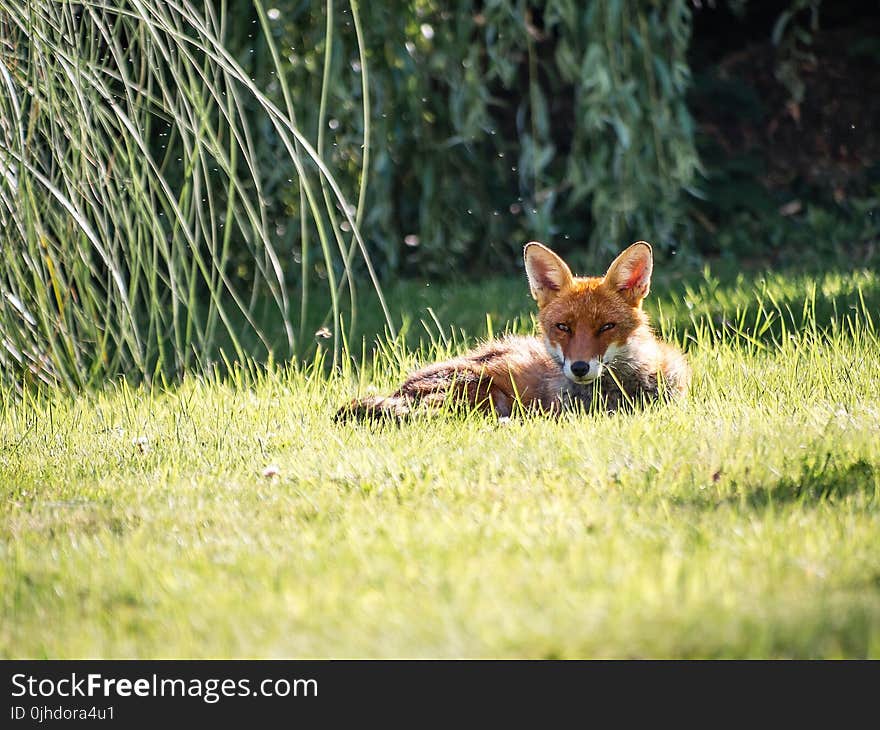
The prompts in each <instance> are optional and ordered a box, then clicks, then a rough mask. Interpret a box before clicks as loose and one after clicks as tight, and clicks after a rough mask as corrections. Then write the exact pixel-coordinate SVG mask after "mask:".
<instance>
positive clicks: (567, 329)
mask: <svg viewBox="0 0 880 730" xmlns="http://www.w3.org/2000/svg"><path fill="white" fill-rule="evenodd" d="M556 329H558V330H559V331H560V332H569V333H570V332H571V327H569V326H568V325H567V324H565V322H557V323H556Z"/></svg>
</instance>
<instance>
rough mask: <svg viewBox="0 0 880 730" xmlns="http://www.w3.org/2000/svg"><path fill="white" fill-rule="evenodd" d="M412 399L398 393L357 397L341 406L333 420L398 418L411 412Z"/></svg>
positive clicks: (342, 421)
mask: <svg viewBox="0 0 880 730" xmlns="http://www.w3.org/2000/svg"><path fill="white" fill-rule="evenodd" d="M412 406H413V401H412V399H411V398H406V397H404V396H400V395H392V396H387V397H382V396H370V397H368V398H358V399H355V400H353V401H351V403H349V404H347V405H344V406H342V408H340V409H339V410H338V411H336V415H335V416H334V417H333V420H334V421H336V422H337V423H344V422H345V421H382V420H386V419H387V420H399V419H402V418H405V417H406V416H408V415H410V414H411V413H412Z"/></svg>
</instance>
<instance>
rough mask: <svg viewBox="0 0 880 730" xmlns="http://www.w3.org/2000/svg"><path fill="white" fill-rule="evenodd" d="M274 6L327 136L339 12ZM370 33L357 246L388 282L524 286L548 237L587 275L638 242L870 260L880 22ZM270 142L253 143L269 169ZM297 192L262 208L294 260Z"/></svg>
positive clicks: (332, 142) (643, 8) (570, 5)
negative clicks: (511, 274) (522, 277)
mask: <svg viewBox="0 0 880 730" xmlns="http://www.w3.org/2000/svg"><path fill="white" fill-rule="evenodd" d="M271 5H272V6H273V7H274V8H276V9H277V10H278V11H279V13H278V17H277V19H276V20H275V22H274V26H273V27H274V33H275V35H276V38H277V40H278V42H279V45H280V47H281V48H283V49H286V53H287V64H288V66H287V71H288V73H289V74H290V75H291V76H292V77H294V79H295V80H294V82H293V83H292V87H293V88H294V89H297V93H298V94H300V95H301V99H300V100H299V101H300V103H299V104H298V105H297V108H298V109H301V110H302V112H301V119H300V123H301V124H302V126H303V128H304V129H305V130H311V132H312V133H314V132H315V131H316V130H315V127H314V119H315V118H316V116H317V104H316V103H314V102H315V100H317V98H318V96H319V94H320V84H321V69H322V66H323V39H324V33H325V20H326V15H325V12H326V8H325V6H324V5H323V4H322V3H316V2H309V1H308V0H275V1H274V2H273V3H271ZM252 12H253V11H252V8H251V5H250V3H249V2H244V1H242V2H241V18H242V22H241V23H240V24H238V25H237V26H236V28H237V29H238V30H239V31H240V37H239V38H237V39H236V44H237V45H238V46H239V48H240V55H241V58H242V59H244V60H245V61H247V62H250V63H252V69H253V73H254V74H255V76H256V77H257V78H258V79H259V80H260V81H261V82H265V83H267V84H268V86H269V88H270V89H271V88H272V80H271V79H265V78H262V77H261V68H263V67H264V66H265V64H264V60H265V53H266V50H265V44H263V43H261V42H260V40H259V34H258V33H256V32H255V29H256V27H257V26H256V24H255V23H253V22H252V21H253V20H254V19H255V18H252V17H251V14H252ZM333 12H334V15H335V20H336V34H335V37H334V45H333V57H332V64H333V66H332V68H333V84H332V88H331V94H330V99H329V107H328V108H329V109H330V112H329V113H328V116H329V117H330V121H329V125H330V126H329V127H328V129H327V130H326V134H327V141H326V143H325V144H326V146H327V148H328V150H329V151H330V153H331V155H330V157H331V161H332V169H333V170H334V171H335V172H336V174H337V175H339V176H340V178H341V179H342V180H344V181H345V183H346V192H347V194H348V195H349V197H350V199H352V200H353V199H355V198H356V197H357V176H358V174H359V170H360V164H361V161H362V148H361V145H362V142H363V128H362V127H363V125H362V120H361V109H360V97H361V91H360V88H361V86H360V85H361V78H360V73H361V69H360V64H359V63H358V60H357V59H358V53H357V47H356V43H355V38H354V32H353V29H352V24H351V18H350V14H349V11H348V6H347V4H345V3H337V4H336V7H335V8H334V9H333ZM362 16H363V25H364V33H365V38H366V45H367V48H368V52H367V61H368V71H369V88H370V94H371V103H372V112H373V113H372V120H371V124H372V129H371V134H372V143H371V160H370V170H369V188H368V197H367V201H368V204H367V208H366V215H365V219H364V223H363V230H364V232H365V235H366V237H367V239H368V242H369V245H370V247H371V251H372V253H373V255H374V257H375V259H374V260H375V262H376V264H377V266H378V268H379V270H380V271H381V272H382V274H383V275H385V276H386V277H387V276H388V275H403V276H417V277H427V278H445V277H449V276H450V275H460V274H465V275H468V276H471V275H473V276H480V275H484V274H485V273H487V272H499V271H504V270H513V269H514V268H515V267H516V266H517V265H518V264H519V252H520V250H521V246H522V244H523V242H524V241H527V240H530V239H535V238H537V239H539V240H542V241H545V242H547V243H549V244H551V245H553V246H554V247H556V248H558V249H559V250H561V251H562V252H563V253H565V254H568V255H571V256H573V257H574V259H575V261H576V262H577V261H578V260H581V261H582V262H583V264H584V265H587V262H588V260H590V263H592V261H591V259H593V258H597V259H604V258H606V257H607V255H608V254H609V253H611V252H612V251H614V250H616V249H617V248H619V247H620V246H621V245H623V244H625V243H628V242H630V241H631V240H635V239H639V238H644V239H648V240H650V241H652V242H653V243H654V244H655V246H657V247H658V249H659V252H660V254H661V255H662V254H663V253H668V254H677V255H680V256H682V257H685V258H688V259H690V260H691V261H694V260H703V259H705V258H710V259H713V258H717V257H722V258H724V259H727V260H728V261H730V262H732V263H735V264H736V265H742V264H753V265H766V264H769V265H780V264H783V263H785V262H787V261H789V260H790V257H791V256H792V255H795V256H796V259H797V262H798V264H799V265H804V264H805V263H806V262H808V261H810V260H813V261H827V260H828V258H829V257H832V258H838V259H839V258H843V259H846V260H867V259H868V258H870V256H871V254H872V253H873V250H874V247H875V246H876V242H877V236H878V231H880V213H877V214H875V211H876V210H877V209H878V200H880V139H878V128H880V127H878V122H880V93H878V92H880V5H877V4H873V3H864V2H854V1H849V0H842V1H836V2H818V0H812V1H811V0H807V1H804V0H793V1H792V0H774V1H768V2H748V1H737V2H725V1H724V0H716V1H715V2H713V1H711V0H702V1H698V0H671V1H670V2H651V1H649V0H592V1H591V2H585V3H579V2H574V0H548V1H547V2H539V3H535V2H522V1H520V2H512V1H510V0H499V1H496V2H466V1H459V2H453V3H438V2H431V1H418V2H399V1H396V0H393V1H391V2H381V3H369V4H364V6H363V8H362ZM248 28H251V29H252V31H251V32H250V33H248V32H247V29H248ZM309 100H311V102H310V101H309ZM310 116H311V118H309V117H310ZM273 143H274V140H273V138H272V135H271V134H269V133H267V134H266V136H265V137H263V139H262V144H263V145H264V147H265V155H266V157H267V160H271V159H272V156H273ZM291 175H292V171H290V170H285V169H278V170H277V175H276V177H277V179H276V180H275V185H274V187H273V188H272V189H271V191H270V192H271V195H272V200H273V204H274V207H273V210H274V214H275V215H276V216H277V218H278V220H279V227H278V231H279V233H281V235H283V236H284V238H285V240H286V243H287V246H288V248H289V250H291V251H292V252H294V256H295V255H296V250H297V248H298V245H299V240H298V236H299V226H298V225H296V224H295V220H296V219H297V217H298V215H299V201H298V199H297V197H296V196H295V195H294V194H293V192H292V188H291V189H290V190H289V189H288V186H287V185H286V184H285V183H286V181H287V179H288V178H289V177H291Z"/></svg>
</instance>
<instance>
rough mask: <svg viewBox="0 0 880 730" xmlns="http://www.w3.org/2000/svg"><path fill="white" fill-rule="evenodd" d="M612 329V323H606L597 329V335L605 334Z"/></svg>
mask: <svg viewBox="0 0 880 730" xmlns="http://www.w3.org/2000/svg"><path fill="white" fill-rule="evenodd" d="M613 329H614V322H606V323H605V324H603V325H602V326H601V327H600V328H599V334H600V335H601V334H602V333H603V332H607V331H608V330H613Z"/></svg>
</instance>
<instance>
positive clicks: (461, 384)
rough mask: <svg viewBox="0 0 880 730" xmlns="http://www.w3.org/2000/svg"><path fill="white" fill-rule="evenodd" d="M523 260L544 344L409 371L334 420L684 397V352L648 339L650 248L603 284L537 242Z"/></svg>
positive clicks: (498, 343) (522, 340)
mask: <svg viewBox="0 0 880 730" xmlns="http://www.w3.org/2000/svg"><path fill="white" fill-rule="evenodd" d="M524 255H525V261H526V271H527V273H528V278H529V285H530V288H531V291H532V295H533V296H534V298H535V299H536V300H537V302H538V310H539V311H538V321H539V324H540V327H541V332H542V334H543V337H542V338H539V337H521V336H510V337H505V338H502V339H499V340H492V341H490V342H486V343H484V344H482V345H480V346H479V347H477V348H475V349H474V350H471V351H470V352H468V353H466V354H464V355H461V356H460V357H456V358H453V359H452V360H448V361H446V362H441V363H435V364H432V365H428V366H426V367H424V368H422V369H420V370H417V371H416V372H415V373H413V374H412V375H410V376H409V377H408V378H407V379H406V381H405V382H404V383H403V385H401V386H400V388H398V389H397V390H396V391H395V392H394V393H393V394H391V395H390V396H387V397H373V398H364V399H360V400H355V401H353V402H352V403H350V404H349V405H347V406H344V407H343V408H341V409H340V410H339V411H338V413H337V416H336V417H337V419H339V420H344V419H347V418H376V417H389V416H390V417H401V416H405V415H408V414H410V413H412V412H413V411H415V410H418V409H425V408H434V407H436V406H438V405H441V404H450V405H454V406H463V407H467V408H478V409H483V410H490V411H493V412H495V413H496V414H498V415H499V416H507V415H510V414H511V413H512V412H513V411H514V409H515V408H516V407H517V406H520V407H522V408H525V409H527V410H534V411H539V412H546V413H558V412H559V411H560V410H562V409H564V408H567V407H572V406H576V405H577V404H581V405H583V406H585V407H587V408H594V407H599V408H602V409H605V410H609V411H615V410H618V409H620V408H623V407H627V406H632V405H635V404H636V403H638V402H639V401H643V400H655V399H657V398H659V397H661V396H664V395H673V396H677V395H683V394H684V393H686V391H687V388H688V384H689V381H690V370H689V368H688V365H687V362H686V360H685V358H684V355H683V354H682V353H681V352H680V351H679V350H677V349H676V348H674V347H672V346H671V345H668V344H666V343H663V342H660V341H659V340H657V339H656V337H655V336H654V334H653V332H652V331H651V329H650V327H649V325H648V317H647V315H646V314H645V312H644V311H643V310H642V300H643V299H644V297H645V296H646V295H647V294H648V291H649V289H650V280H651V273H652V270H653V257H652V252H651V247H650V245H649V244H647V243H645V242H644V241H640V242H638V243H634V244H633V245H632V246H630V247H629V248H627V249H626V250H625V251H624V252H623V253H621V254H620V256H618V257H617V258H616V259H615V260H614V262H613V263H612V264H611V266H610V267H609V269H608V271H607V272H606V274H605V276H603V277H575V276H573V275H572V273H571V271H570V269H569V268H568V266H567V265H566V264H565V262H564V261H563V260H562V259H560V258H559V257H558V256H557V255H556V254H555V253H553V252H552V251H551V250H550V249H548V248H546V247H545V246H543V245H541V244H539V243H530V244H528V245H527V246H526V248H525V254H524Z"/></svg>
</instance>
